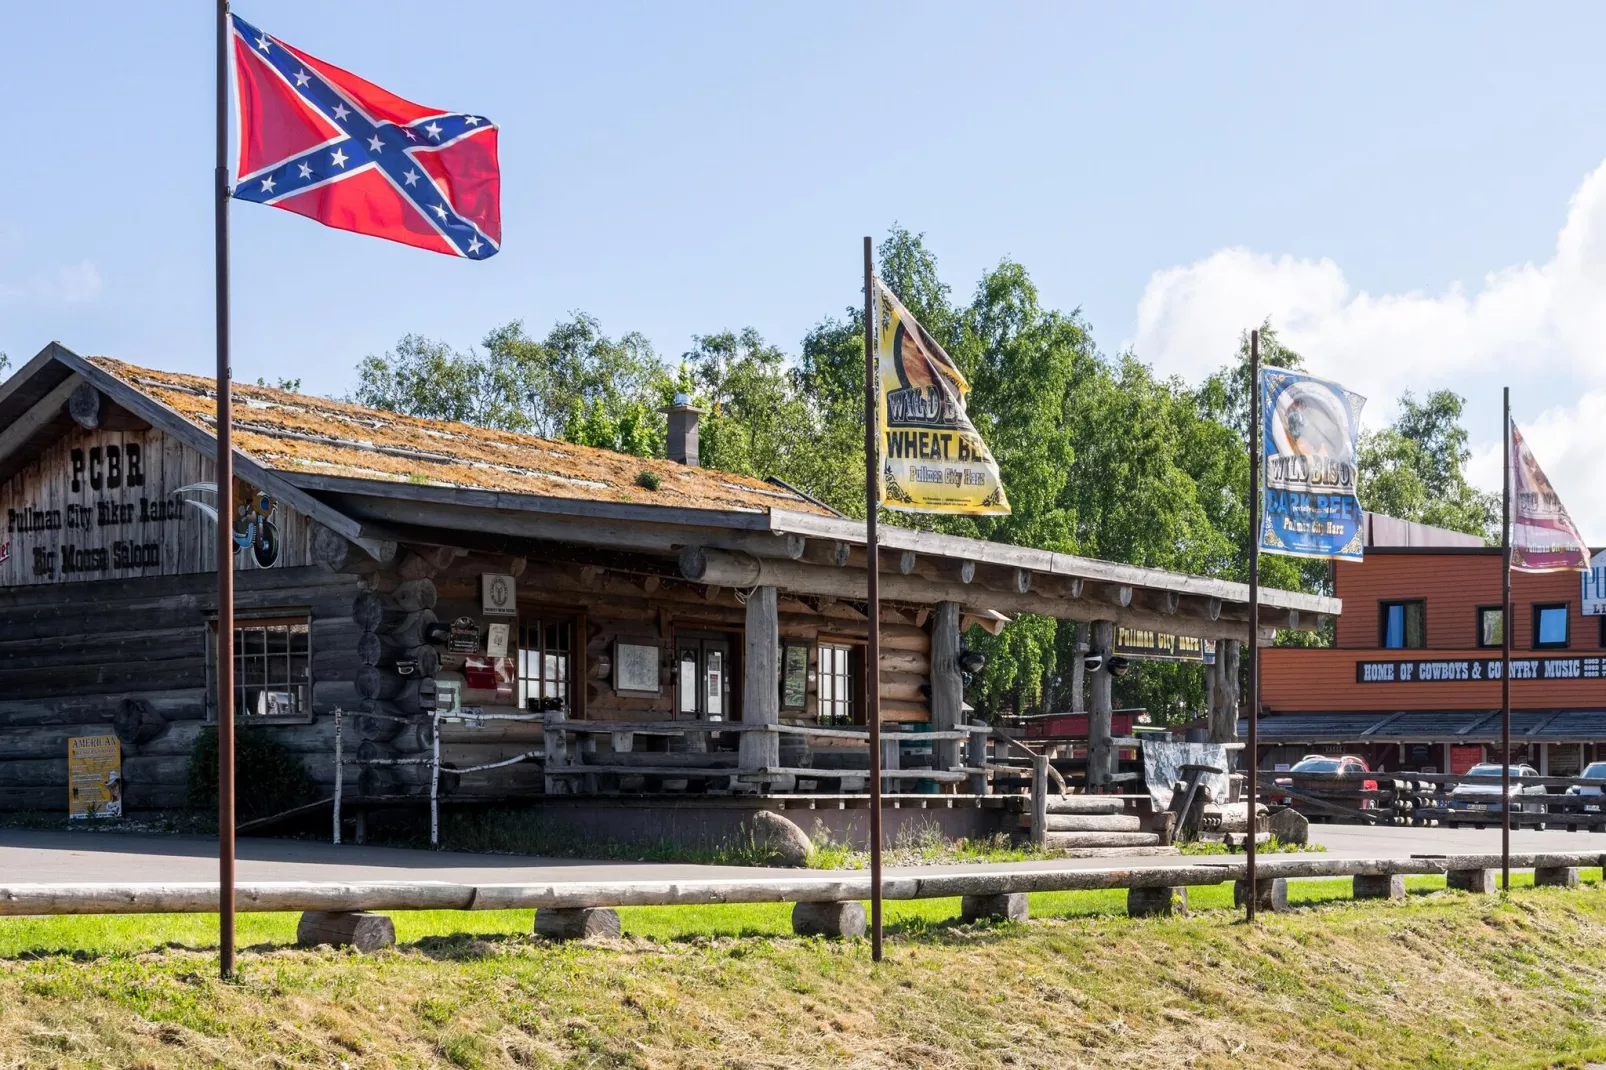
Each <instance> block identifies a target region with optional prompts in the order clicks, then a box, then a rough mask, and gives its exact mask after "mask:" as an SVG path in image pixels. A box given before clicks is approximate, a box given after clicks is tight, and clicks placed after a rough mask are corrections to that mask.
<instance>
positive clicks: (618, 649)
mask: <svg viewBox="0 0 1606 1070" xmlns="http://www.w3.org/2000/svg"><path fill="white" fill-rule="evenodd" d="M613 689H614V690H615V691H617V692H618V693H619V694H621V695H634V696H645V697H653V698H656V697H657V696H658V644H657V643H655V642H646V641H644V640H639V639H617V640H615V641H614V644H613Z"/></svg>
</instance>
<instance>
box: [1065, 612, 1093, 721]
mask: <svg viewBox="0 0 1606 1070" xmlns="http://www.w3.org/2000/svg"><path fill="white" fill-rule="evenodd" d="M1060 623H1062V624H1065V625H1067V626H1069V627H1070V629H1071V653H1072V657H1071V707H1070V708H1071V712H1072V713H1083V712H1085V711H1086V710H1087V682H1086V674H1087V665H1086V662H1087V636H1086V634H1085V633H1084V632H1083V631H1082V623H1081V622H1080V621H1074V620H1068V621H1061V622H1060Z"/></svg>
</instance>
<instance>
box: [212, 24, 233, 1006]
mask: <svg viewBox="0 0 1606 1070" xmlns="http://www.w3.org/2000/svg"><path fill="white" fill-rule="evenodd" d="M228 50H229V3H228V0H218V5H217V177H216V189H215V191H214V199H215V201H216V203H215V204H214V206H213V212H214V215H213V228H214V234H215V235H216V242H217V248H216V252H215V257H216V269H217V465H216V468H217V472H216V479H217V871H218V969H219V972H220V973H221V974H222V975H223V977H224V979H225V980H227V979H228V978H231V977H233V976H234V463H233V461H234V457H233V452H232V451H233V446H232V443H231V442H230V437H231V436H230V434H229V422H230V411H229V409H230V405H229V376H230V369H229V167H228V137H229V51H228Z"/></svg>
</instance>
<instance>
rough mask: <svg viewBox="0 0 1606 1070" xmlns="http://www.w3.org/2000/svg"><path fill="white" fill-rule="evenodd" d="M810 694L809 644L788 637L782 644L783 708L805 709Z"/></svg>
mask: <svg viewBox="0 0 1606 1070" xmlns="http://www.w3.org/2000/svg"><path fill="white" fill-rule="evenodd" d="M808 695H809V645H808V644H807V643H805V642H803V641H801V640H793V639H788V640H787V641H786V642H784V643H782V644H781V709H783V710H801V709H803V708H804V706H806V705H807V704H808Z"/></svg>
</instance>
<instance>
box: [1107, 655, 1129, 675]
mask: <svg viewBox="0 0 1606 1070" xmlns="http://www.w3.org/2000/svg"><path fill="white" fill-rule="evenodd" d="M1130 668H1132V663H1131V662H1130V661H1128V660H1126V659H1125V658H1122V657H1114V658H1111V659H1110V675H1111V676H1114V677H1117V678H1119V677H1122V676H1125V675H1126V674H1127V670H1128V669H1130Z"/></svg>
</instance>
